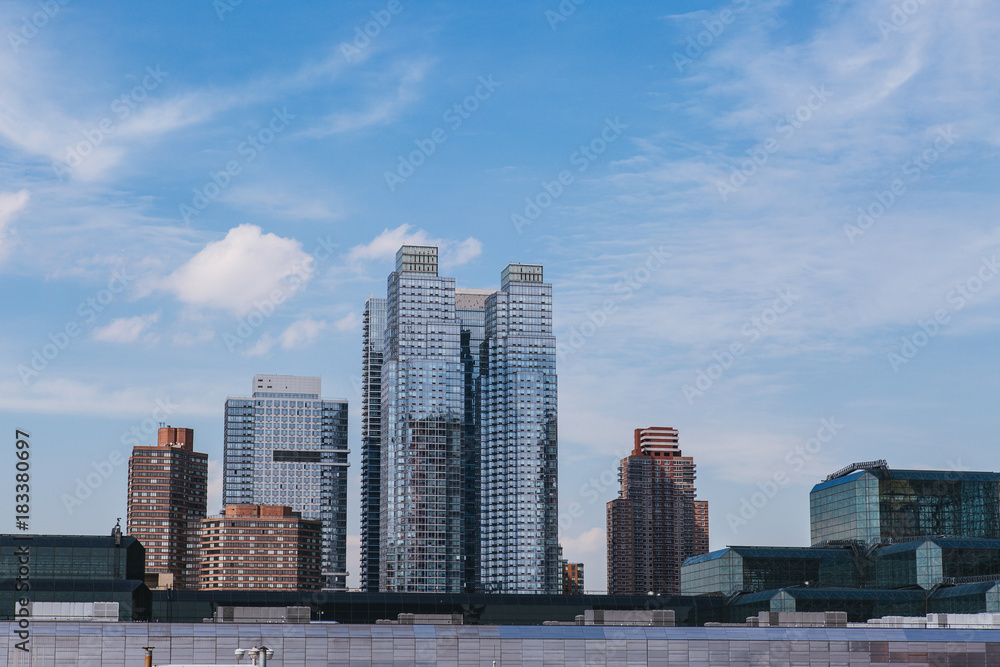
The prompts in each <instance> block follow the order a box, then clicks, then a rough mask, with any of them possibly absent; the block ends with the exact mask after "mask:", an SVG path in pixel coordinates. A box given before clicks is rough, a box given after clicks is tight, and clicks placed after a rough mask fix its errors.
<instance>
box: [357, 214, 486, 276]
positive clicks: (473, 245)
mask: <svg viewBox="0 0 1000 667" xmlns="http://www.w3.org/2000/svg"><path fill="white" fill-rule="evenodd" d="M411 230H412V231H411ZM404 245H433V246H438V248H439V249H440V252H441V257H440V261H441V265H442V267H445V268H447V267H455V266H461V265H462V264H466V263H468V262H470V261H472V260H473V259H475V258H476V257H479V255H480V254H482V251H483V244H482V243H481V242H480V241H479V240H478V239H476V238H474V237H471V236H470V237H469V238H467V239H465V240H464V241H449V240H445V239H435V238H432V237H431V236H430V234H428V233H427V232H426V231H424V230H423V229H416V230H414V229H413V227H412V226H411V225H407V224H403V225H400V226H399V227H396V228H394V229H388V228H386V229H384V230H383V231H382V233H381V234H379V235H378V236H376V237H375V238H374V239H372V240H371V241H370V242H368V243H366V244H364V245H358V246H355V247H353V248H351V250H350V252H348V253H347V261H348V263H351V264H353V263H358V262H370V261H379V260H386V259H391V258H393V257H395V256H396V251H397V250H399V248H400V246H404Z"/></svg>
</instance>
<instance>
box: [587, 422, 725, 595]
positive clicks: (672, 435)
mask: <svg viewBox="0 0 1000 667" xmlns="http://www.w3.org/2000/svg"><path fill="white" fill-rule="evenodd" d="M618 478H619V480H620V481H621V491H620V492H619V497H618V498H615V499H614V500H612V501H610V502H609V503H608V505H607V526H608V530H607V540H608V593H609V594H611V595H643V594H649V593H653V594H659V595H679V594H680V592H681V566H682V565H683V564H684V561H685V560H686V559H687V558H689V557H691V556H697V555H699V554H703V553H706V552H707V551H708V503H707V502H706V501H703V500H696V499H695V495H696V491H695V485H694V482H695V464H694V459H693V458H692V457H690V456H683V455H682V454H681V450H680V448H679V447H678V442H677V430H676V429H673V428H662V427H651V428H641V429H636V430H635V444H634V447H633V450H632V454H631V455H630V456H627V457H625V458H624V459H622V461H621V464H620V465H619V472H618Z"/></svg>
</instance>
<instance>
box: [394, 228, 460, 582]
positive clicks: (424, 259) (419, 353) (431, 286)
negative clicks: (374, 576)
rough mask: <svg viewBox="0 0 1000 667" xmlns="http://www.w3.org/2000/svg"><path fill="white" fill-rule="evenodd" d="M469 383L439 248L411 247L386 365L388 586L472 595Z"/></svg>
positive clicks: (399, 265) (398, 274)
mask: <svg viewBox="0 0 1000 667" xmlns="http://www.w3.org/2000/svg"><path fill="white" fill-rule="evenodd" d="M462 380H463V378H462V365H461V336H460V325H459V322H458V319H457V318H456V316H455V280H454V278H442V277H439V276H438V272H437V248H435V247H427V246H403V247H402V248H400V250H399V252H398V253H397V254H396V270H395V271H393V272H392V273H391V274H390V275H389V278H388V290H387V308H386V329H385V341H384V349H383V360H382V387H381V400H382V413H381V443H380V447H381V451H380V453H381V498H380V502H381V512H380V516H379V521H380V525H379V533H380V539H379V552H380V556H381V568H380V571H379V589H380V590H383V591H399V592H456V593H457V592H460V591H462V590H464V576H465V563H464V561H463V543H464V540H463V525H464V517H463V505H464V501H465V497H464V490H465V489H464V484H465V480H464V470H463V458H462V457H463V454H462V433H463V429H462V420H463V415H464V405H463V384H462Z"/></svg>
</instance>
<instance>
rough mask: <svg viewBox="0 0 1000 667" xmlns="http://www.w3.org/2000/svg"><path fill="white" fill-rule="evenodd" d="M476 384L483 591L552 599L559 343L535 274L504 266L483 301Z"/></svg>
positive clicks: (555, 587) (534, 269) (548, 300)
mask: <svg viewBox="0 0 1000 667" xmlns="http://www.w3.org/2000/svg"><path fill="white" fill-rule="evenodd" d="M485 309H486V325H485V330H484V341H483V343H482V345H481V353H480V375H481V387H482V395H481V401H482V416H481V426H480V434H481V446H482V538H481V544H482V586H483V589H484V590H485V591H487V592H498V593H558V592H559V591H560V590H561V588H562V563H561V559H560V555H559V523H558V522H559V516H558V495H559V492H558V488H557V479H558V464H557V444H556V443H557V439H556V416H557V409H556V339H555V336H553V334H552V286H551V285H549V284H546V283H544V282H542V267H541V266H537V265H531V264H510V265H508V266H507V268H505V269H504V270H503V273H502V275H501V285H500V290H499V291H497V292H495V293H493V294H492V295H490V296H489V297H488V298H487V299H486V304H485Z"/></svg>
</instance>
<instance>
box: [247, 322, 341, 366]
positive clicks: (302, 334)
mask: <svg viewBox="0 0 1000 667" xmlns="http://www.w3.org/2000/svg"><path fill="white" fill-rule="evenodd" d="M329 328H330V325H329V324H328V323H327V322H325V321H323V320H314V319H312V318H311V317H307V318H305V319H302V320H299V321H297V322H293V323H292V324H291V325H290V326H289V327H288V328H287V329H285V330H284V331H282V332H281V333H280V334H278V337H277V338H275V337H273V336H271V335H270V334H267V333H265V334H263V335H262V336H261V337H260V338H258V339H257V342H256V343H254V344H253V346H252V347H249V348H247V349H246V351H244V352H243V355H244V356H246V357H259V356H261V355H264V354H267V353H268V352H270V351H271V349H272V348H273V347H274V346H275V345H278V344H280V345H281V348H282V349H284V350H291V349H294V348H299V347H305V346H307V345H309V344H311V343H313V342H314V341H315V340H316V339H317V338H319V336H320V334H321V333H323V332H324V331H326V330H327V329H329Z"/></svg>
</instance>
